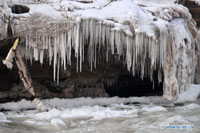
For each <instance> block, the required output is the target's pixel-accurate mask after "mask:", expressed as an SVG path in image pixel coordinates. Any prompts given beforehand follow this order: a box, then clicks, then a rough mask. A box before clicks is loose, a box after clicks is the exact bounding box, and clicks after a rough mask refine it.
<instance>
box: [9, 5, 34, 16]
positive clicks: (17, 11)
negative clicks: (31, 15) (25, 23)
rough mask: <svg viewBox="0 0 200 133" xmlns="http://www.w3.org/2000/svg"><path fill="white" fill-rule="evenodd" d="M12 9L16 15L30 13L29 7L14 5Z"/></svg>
mask: <svg viewBox="0 0 200 133" xmlns="http://www.w3.org/2000/svg"><path fill="white" fill-rule="evenodd" d="M11 9H12V13H15V14H23V13H28V12H29V10H30V9H29V8H28V7H27V6H24V5H13V6H12V7H11Z"/></svg>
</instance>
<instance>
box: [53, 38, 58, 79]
mask: <svg viewBox="0 0 200 133" xmlns="http://www.w3.org/2000/svg"><path fill="white" fill-rule="evenodd" d="M57 45H58V44H57V37H55V38H54V63H53V79H54V81H56V64H57V47H58V46H57Z"/></svg>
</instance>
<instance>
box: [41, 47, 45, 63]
mask: <svg viewBox="0 0 200 133" xmlns="http://www.w3.org/2000/svg"><path fill="white" fill-rule="evenodd" d="M43 56H44V50H43V49H42V50H40V64H43Z"/></svg>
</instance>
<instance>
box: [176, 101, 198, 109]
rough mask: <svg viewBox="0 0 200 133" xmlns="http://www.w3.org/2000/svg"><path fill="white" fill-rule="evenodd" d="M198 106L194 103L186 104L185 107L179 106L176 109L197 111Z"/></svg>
mask: <svg viewBox="0 0 200 133" xmlns="http://www.w3.org/2000/svg"><path fill="white" fill-rule="evenodd" d="M199 108H200V106H199V105H198V104H195V103H191V104H188V105H185V106H180V107H177V108H176V109H180V110H190V109H191V110H192V109H199Z"/></svg>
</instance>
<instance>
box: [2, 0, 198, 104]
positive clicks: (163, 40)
mask: <svg viewBox="0 0 200 133" xmlns="http://www.w3.org/2000/svg"><path fill="white" fill-rule="evenodd" d="M37 2H38V1H37ZM37 2H36V3H37ZM152 2H153V1H152ZM21 3H23V1H22V2H21ZM48 3H51V4H48ZM136 3H137V4H136ZM154 3H156V2H155V1H154ZM9 4H10V5H12V3H9ZM24 6H27V7H28V8H29V9H30V10H29V11H28V12H25V13H22V14H17V13H9V14H10V16H12V17H11V18H12V19H11V20H10V22H9V23H8V22H6V23H4V25H5V26H4V27H6V25H8V24H10V26H11V27H12V29H13V33H14V36H17V37H18V36H19V37H21V40H22V41H21V42H22V44H25V45H26V47H24V46H21V47H20V48H19V50H21V53H22V55H23V56H24V57H25V58H26V59H29V60H31V61H32V60H33V59H34V60H39V61H40V63H41V64H42V63H43V59H44V58H47V59H48V60H49V64H53V68H54V69H53V70H54V80H56V79H57V82H58V83H59V69H60V66H62V67H63V68H64V70H66V69H67V65H71V58H72V56H73V55H72V50H74V51H75V55H74V56H75V57H76V59H77V72H81V71H82V63H83V62H84V61H88V63H89V65H90V69H91V71H92V70H93V69H95V68H96V67H97V64H98V63H102V62H101V61H99V59H103V61H105V62H111V61H112V55H114V54H117V55H118V57H119V59H120V60H122V61H123V62H125V63H126V65H127V70H129V71H130V72H131V73H133V75H135V74H136V73H139V74H140V76H141V78H142V79H143V77H144V76H149V77H150V79H151V80H152V81H153V82H154V71H155V70H157V71H158V75H157V76H158V80H159V82H162V81H163V79H162V77H164V97H165V98H167V99H169V100H172V99H176V97H177V95H178V93H180V92H182V91H185V90H187V89H188V88H189V85H190V84H191V83H193V82H194V77H195V68H196V66H197V55H196V54H197V53H196V51H195V47H196V45H195V43H196V33H197V29H196V26H195V24H196V23H195V22H194V20H193V19H192V16H191V14H190V13H189V11H188V9H187V8H185V7H183V6H181V5H178V4H174V1H170V2H169V3H168V4H166V3H165V2H163V3H157V4H156V5H155V6H154V5H153V4H150V2H147V3H145V2H144V3H142V5H141V3H139V2H138V1H133V0H119V1H106V0H93V2H92V1H89V2H88V1H87V2H86V1H77V0H76V1H71V0H61V1H54V0H49V1H47V4H28V3H27V1H24ZM4 7H5V6H4ZM7 9H10V8H7ZM22 10H23V9H22ZM2 11H7V10H6V9H3V10H2ZM0 23H2V22H0ZM7 29H8V28H7ZM0 31H2V28H0ZM0 38H3V36H0ZM85 46H88V51H85V49H84V48H85ZM86 52H87V53H88V54H87V57H85V53H86ZM102 53H103V54H102Z"/></svg>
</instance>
